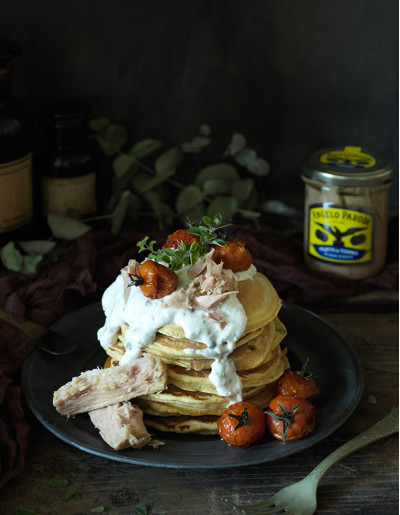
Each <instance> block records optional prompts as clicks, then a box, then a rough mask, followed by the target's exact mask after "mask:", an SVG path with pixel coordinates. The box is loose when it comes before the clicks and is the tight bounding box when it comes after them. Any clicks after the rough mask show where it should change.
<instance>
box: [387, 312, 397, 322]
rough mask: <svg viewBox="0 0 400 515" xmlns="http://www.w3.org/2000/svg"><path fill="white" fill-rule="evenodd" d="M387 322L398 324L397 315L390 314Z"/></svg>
mask: <svg viewBox="0 0 400 515" xmlns="http://www.w3.org/2000/svg"><path fill="white" fill-rule="evenodd" d="M389 321H390V322H398V321H399V314H398V313H392V314H391V315H390V316H389Z"/></svg>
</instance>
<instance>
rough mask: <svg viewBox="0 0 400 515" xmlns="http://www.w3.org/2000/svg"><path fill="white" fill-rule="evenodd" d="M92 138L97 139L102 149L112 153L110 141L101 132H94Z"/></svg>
mask: <svg viewBox="0 0 400 515" xmlns="http://www.w3.org/2000/svg"><path fill="white" fill-rule="evenodd" d="M92 138H93V139H95V140H96V141H97V143H98V145H99V147H100V148H101V150H102V151H103V152H104V153H105V154H106V155H107V156H109V155H111V154H112V152H111V151H110V146H109V144H108V141H107V140H106V138H104V137H103V136H101V135H99V134H93V135H92Z"/></svg>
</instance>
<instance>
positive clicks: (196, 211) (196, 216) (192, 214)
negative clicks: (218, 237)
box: [180, 202, 206, 225]
mask: <svg viewBox="0 0 400 515" xmlns="http://www.w3.org/2000/svg"><path fill="white" fill-rule="evenodd" d="M205 210H206V208H205V205H204V204H203V202H199V203H198V204H196V205H195V206H193V207H192V208H191V209H189V210H188V211H186V213H184V214H183V215H182V216H181V217H180V218H181V220H182V222H183V223H184V224H187V223H189V222H190V223H192V224H197V225H198V224H199V223H200V220H201V219H202V217H203V215H204V212H205Z"/></svg>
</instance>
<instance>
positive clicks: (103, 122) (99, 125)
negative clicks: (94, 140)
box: [89, 116, 111, 132]
mask: <svg viewBox="0 0 400 515" xmlns="http://www.w3.org/2000/svg"><path fill="white" fill-rule="evenodd" d="M110 123H111V122H110V120H109V118H106V117H105V116H99V117H98V118H92V119H91V120H89V127H90V129H91V130H92V131H93V132H102V131H104V129H106V128H107V127H108V126H109V125H110Z"/></svg>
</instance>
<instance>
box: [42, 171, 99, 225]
mask: <svg viewBox="0 0 400 515" xmlns="http://www.w3.org/2000/svg"><path fill="white" fill-rule="evenodd" d="M42 192H43V211H44V213H45V214H49V213H53V214H58V215H66V214H67V212H68V210H69V209H74V210H76V211H78V212H79V213H80V214H81V215H86V214H88V213H93V212H94V211H96V210H97V206H96V175H95V173H89V174H87V175H81V176H79V177H69V178H56V177H43V179H42Z"/></svg>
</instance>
